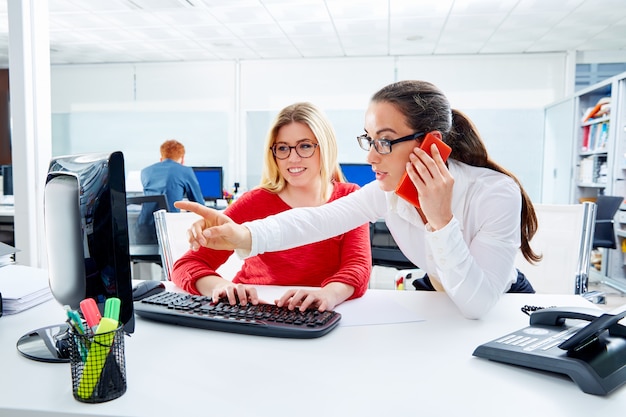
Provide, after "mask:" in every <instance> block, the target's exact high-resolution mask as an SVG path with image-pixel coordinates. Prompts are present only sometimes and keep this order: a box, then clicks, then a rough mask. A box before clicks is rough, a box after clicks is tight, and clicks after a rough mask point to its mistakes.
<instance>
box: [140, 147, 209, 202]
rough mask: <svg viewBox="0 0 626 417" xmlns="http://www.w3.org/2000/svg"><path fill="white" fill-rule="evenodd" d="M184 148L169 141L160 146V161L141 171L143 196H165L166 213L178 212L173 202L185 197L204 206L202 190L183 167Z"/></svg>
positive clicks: (191, 170) (189, 169) (191, 172)
mask: <svg viewBox="0 0 626 417" xmlns="http://www.w3.org/2000/svg"><path fill="white" fill-rule="evenodd" d="M184 160H185V146H184V145H183V144H182V143H180V142H179V141H177V140H174V139H170V140H166V141H165V142H163V144H162V145H161V160H160V161H159V162H157V163H156V164H152V165H150V166H148V167H146V168H144V169H142V170H141V183H142V185H143V193H144V194H145V195H155V194H165V197H166V199H167V206H168V211H174V212H178V211H180V210H179V209H177V208H176V207H174V202H175V201H179V200H182V199H183V198H185V197H187V199H188V200H189V201H195V202H196V203H200V204H204V198H203V197H202V190H201V189H200V184H199V183H198V179H197V178H196V175H195V174H194V172H193V169H191V167H186V166H184V165H183V163H184Z"/></svg>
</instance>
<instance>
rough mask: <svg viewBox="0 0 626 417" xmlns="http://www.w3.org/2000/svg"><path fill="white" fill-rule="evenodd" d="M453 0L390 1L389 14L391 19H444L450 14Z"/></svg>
mask: <svg viewBox="0 0 626 417" xmlns="http://www.w3.org/2000/svg"><path fill="white" fill-rule="evenodd" d="M452 4H454V0H438V1H432V0H395V1H394V0H392V1H391V3H390V7H389V14H390V16H391V17H392V18H393V17H411V16H414V17H444V16H447V15H448V13H450V10H451V9H452Z"/></svg>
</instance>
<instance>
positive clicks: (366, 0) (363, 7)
mask: <svg viewBox="0 0 626 417" xmlns="http://www.w3.org/2000/svg"><path fill="white" fill-rule="evenodd" d="M446 1H450V0H446ZM397 2H398V0H395V1H394V3H397ZM433 3H435V2H433ZM326 7H327V8H328V10H329V12H330V16H331V18H332V19H333V20H337V19H372V18H381V19H385V20H386V19H387V17H388V16H389V6H388V3H387V2H386V1H381V0H344V1H336V0H334V1H333V0H330V1H326Z"/></svg>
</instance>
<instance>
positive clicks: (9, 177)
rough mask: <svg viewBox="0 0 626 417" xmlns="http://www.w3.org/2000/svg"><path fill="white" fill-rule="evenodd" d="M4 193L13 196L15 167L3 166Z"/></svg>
mask: <svg viewBox="0 0 626 417" xmlns="http://www.w3.org/2000/svg"><path fill="white" fill-rule="evenodd" d="M1 174H2V193H3V194H4V195H13V166H12V165H2V171H1Z"/></svg>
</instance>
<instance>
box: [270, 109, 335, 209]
mask: <svg viewBox="0 0 626 417" xmlns="http://www.w3.org/2000/svg"><path fill="white" fill-rule="evenodd" d="M295 122H298V123H302V124H305V125H307V126H308V127H309V129H311V131H312V132H313V135H315V138H316V139H317V143H318V149H319V151H320V175H321V177H322V187H321V190H320V192H321V197H322V198H326V196H327V193H328V187H329V186H330V185H331V184H332V182H345V178H344V176H343V174H342V172H341V169H340V168H339V163H338V162H337V139H336V137H335V131H334V129H333V127H332V125H331V124H330V121H329V120H328V119H327V117H326V115H325V114H324V113H323V112H322V111H321V110H320V109H318V108H317V107H316V106H314V105H313V104H311V103H306V102H302V103H294V104H292V105H290V106H287V107H285V108H284V109H282V110H281V111H280V112H279V113H278V115H277V116H276V119H274V123H273V125H272V127H271V128H270V131H269V132H268V134H267V138H266V139H265V157H264V161H263V171H262V174H261V183H260V184H259V187H260V188H264V189H266V190H268V191H271V192H274V193H277V192H280V191H282V190H283V189H284V188H285V186H286V185H287V182H286V181H285V178H284V177H283V176H282V175H281V174H280V170H279V169H278V164H277V163H276V158H275V157H274V154H273V153H272V150H271V147H272V145H274V143H275V142H276V137H277V136H278V131H279V130H280V128H281V127H283V126H286V125H289V124H291V123H295Z"/></svg>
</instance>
